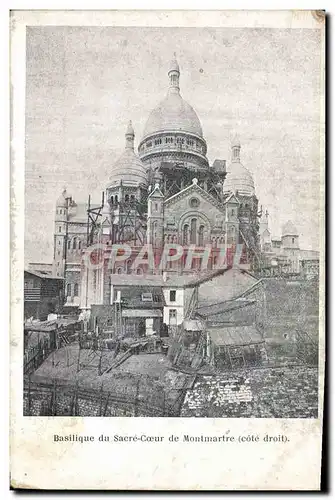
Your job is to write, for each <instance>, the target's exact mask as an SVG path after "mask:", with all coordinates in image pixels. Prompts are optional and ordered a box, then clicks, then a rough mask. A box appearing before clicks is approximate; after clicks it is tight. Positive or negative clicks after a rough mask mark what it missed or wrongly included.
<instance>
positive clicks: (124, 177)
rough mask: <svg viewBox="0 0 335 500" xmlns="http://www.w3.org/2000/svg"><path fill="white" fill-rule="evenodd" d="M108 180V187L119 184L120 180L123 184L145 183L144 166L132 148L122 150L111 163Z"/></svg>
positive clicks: (135, 184)
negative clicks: (116, 159)
mask: <svg viewBox="0 0 335 500" xmlns="http://www.w3.org/2000/svg"><path fill="white" fill-rule="evenodd" d="M109 180H110V182H109V184H108V187H113V186H115V185H117V184H120V182H121V181H122V184H123V185H124V186H139V185H140V184H147V176H146V170H145V167H144V165H143V163H142V162H141V160H140V159H139V158H138V156H136V154H135V153H134V151H133V150H131V149H126V150H125V151H124V153H123V154H122V155H121V157H120V158H119V159H118V161H117V162H116V163H115V164H114V165H113V167H112V171H111V174H110V177H109Z"/></svg>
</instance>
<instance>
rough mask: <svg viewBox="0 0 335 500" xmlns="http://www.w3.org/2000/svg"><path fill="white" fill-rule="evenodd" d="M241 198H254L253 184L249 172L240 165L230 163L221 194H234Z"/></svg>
mask: <svg viewBox="0 0 335 500" xmlns="http://www.w3.org/2000/svg"><path fill="white" fill-rule="evenodd" d="M236 191H238V193H239V194H241V195H242V196H254V194H255V184H254V180H253V177H252V174H251V172H250V171H249V170H248V169H247V168H246V167H244V166H243V165H242V164H241V163H231V164H230V166H229V167H228V169H227V177H226V179H225V181H224V184H223V193H224V194H228V193H236Z"/></svg>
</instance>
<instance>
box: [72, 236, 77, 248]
mask: <svg viewBox="0 0 335 500" xmlns="http://www.w3.org/2000/svg"><path fill="white" fill-rule="evenodd" d="M72 248H73V250H75V249H76V248H77V238H73V245H72Z"/></svg>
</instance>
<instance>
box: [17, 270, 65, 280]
mask: <svg viewBox="0 0 335 500" xmlns="http://www.w3.org/2000/svg"><path fill="white" fill-rule="evenodd" d="M24 273H25V274H26V273H28V274H31V275H32V276H36V277H37V278H42V279H53V280H64V278H60V277H59V276H53V275H52V274H51V273H50V272H49V271H31V270H30V269H25V270H24Z"/></svg>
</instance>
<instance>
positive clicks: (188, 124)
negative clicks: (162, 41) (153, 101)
mask: <svg viewBox="0 0 335 500" xmlns="http://www.w3.org/2000/svg"><path fill="white" fill-rule="evenodd" d="M168 76H169V84H170V85H169V90H168V93H167V96H166V97H165V99H163V101H161V102H160V104H158V106H157V107H156V108H155V109H154V110H153V111H152V112H151V113H150V116H149V119H148V121H147V123H146V126H145V129H144V134H143V138H142V140H141V142H140V144H139V147H138V152H139V155H140V158H141V160H142V161H143V163H145V164H146V165H147V166H149V167H150V168H157V167H159V166H160V165H161V164H162V163H164V164H165V165H168V164H169V165H171V166H173V165H176V164H178V165H183V166H184V167H187V168H189V169H192V170H197V169H204V168H208V160H207V157H206V153H207V144H206V141H205V140H204V138H203V133H202V127H201V123H200V120H199V118H198V116H197V114H196V112H195V111H194V109H193V108H192V106H190V105H189V104H188V103H187V102H186V101H185V100H184V99H183V98H182V97H181V95H180V89H179V77H180V70H179V65H178V63H177V61H176V59H173V60H172V61H171V63H170V69H169V71H168Z"/></svg>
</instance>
